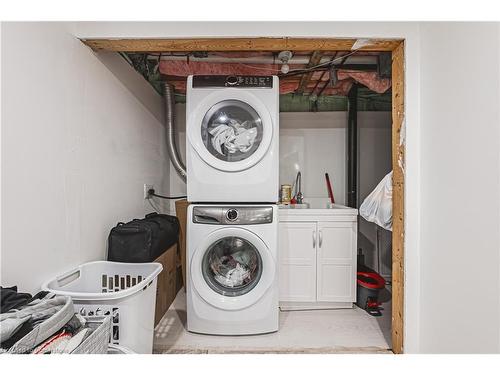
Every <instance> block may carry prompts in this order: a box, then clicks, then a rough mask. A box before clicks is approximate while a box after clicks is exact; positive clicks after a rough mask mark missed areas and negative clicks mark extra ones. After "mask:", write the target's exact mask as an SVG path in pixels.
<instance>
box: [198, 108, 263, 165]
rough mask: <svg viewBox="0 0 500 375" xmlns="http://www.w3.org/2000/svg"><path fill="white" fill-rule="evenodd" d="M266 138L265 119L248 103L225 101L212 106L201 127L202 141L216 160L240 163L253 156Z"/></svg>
mask: <svg viewBox="0 0 500 375" xmlns="http://www.w3.org/2000/svg"><path fill="white" fill-rule="evenodd" d="M262 138H263V125H262V119H261V117H260V116H259V114H258V113H257V111H256V110H255V109H254V108H253V107H251V106H250V105H249V104H247V103H245V102H242V101H240V100H234V99H231V100H224V101H221V102H219V103H217V104H215V105H214V106H212V107H211V108H210V109H209V110H208V112H207V113H206V114H205V117H204V118H203V121H202V124H201V139H202V141H203V144H204V145H205V147H206V148H207V150H208V152H210V154H212V155H213V156H215V157H216V158H217V159H220V160H223V161H227V162H237V161H241V160H245V159H247V158H248V157H250V156H251V155H252V154H253V153H254V152H255V151H256V150H257V149H258V148H259V145H260V143H261V142H262Z"/></svg>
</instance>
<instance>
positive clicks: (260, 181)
mask: <svg viewBox="0 0 500 375" xmlns="http://www.w3.org/2000/svg"><path fill="white" fill-rule="evenodd" d="M278 139H279V82H278V77H276V76H266V77H253V76H252V77H250V76H189V77H188V80H187V94H186V159H187V198H188V201H190V202H259V203H267V202H269V203H275V202H277V201H278V189H279V186H278V184H279V182H278V178H279V162H278V158H279V155H278V152H279V149H278Z"/></svg>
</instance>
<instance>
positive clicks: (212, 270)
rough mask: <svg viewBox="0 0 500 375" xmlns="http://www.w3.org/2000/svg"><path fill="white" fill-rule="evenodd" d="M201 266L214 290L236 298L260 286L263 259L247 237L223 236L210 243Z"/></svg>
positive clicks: (206, 279)
mask: <svg viewBox="0 0 500 375" xmlns="http://www.w3.org/2000/svg"><path fill="white" fill-rule="evenodd" d="M201 267H202V273H203V278H204V279H205V281H206V283H207V284H208V285H209V286H210V288H211V289H212V290H214V291H215V292H217V293H219V294H221V295H223V296H229V297H236V296H241V295H243V294H246V293H248V292H249V291H251V290H252V289H253V288H254V287H255V286H256V285H257V283H258V282H259V279H260V277H261V275H262V258H261V256H260V254H259V251H258V250H257V249H256V248H255V246H254V245H252V244H251V243H250V242H249V241H247V240H246V239H244V238H241V237H236V236H234V237H224V238H222V239H220V240H218V241H216V242H214V243H213V244H212V245H210V246H209V248H208V249H207V250H206V252H205V254H204V255H203V260H202V265H201Z"/></svg>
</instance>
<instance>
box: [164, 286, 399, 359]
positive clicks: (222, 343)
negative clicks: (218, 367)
mask: <svg viewBox="0 0 500 375" xmlns="http://www.w3.org/2000/svg"><path fill="white" fill-rule="evenodd" d="M384 307H385V314H384V316H382V317H380V318H375V317H372V316H370V315H369V314H367V313H366V312H365V311H363V310H361V309H359V308H358V307H354V308H353V309H337V310H312V311H311V310H310V311H282V312H280V329H279V331H278V332H275V333H270V334H263V335H255V336H209V335H200V334H195V333H190V332H187V331H186V329H185V328H184V327H185V323H186V296H185V293H184V292H183V291H182V290H181V291H180V292H179V294H178V295H177V297H176V299H175V301H174V303H173V304H172V306H171V307H170V309H169V310H168V311H167V313H166V314H165V316H164V317H163V319H162V320H161V321H160V323H158V326H157V327H156V329H155V341H154V352H155V353H356V352H369V353H372V352H373V353H390V351H389V348H390V304H387V303H386V304H384Z"/></svg>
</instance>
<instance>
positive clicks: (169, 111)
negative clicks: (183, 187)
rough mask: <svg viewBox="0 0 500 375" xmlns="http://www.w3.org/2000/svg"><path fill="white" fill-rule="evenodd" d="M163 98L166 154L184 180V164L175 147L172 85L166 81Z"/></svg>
mask: <svg viewBox="0 0 500 375" xmlns="http://www.w3.org/2000/svg"><path fill="white" fill-rule="evenodd" d="M162 86H163V100H164V104H165V136H166V141H167V150H168V155H169V156H170V161H171V162H172V165H173V166H174V168H175V170H176V172H177V173H178V174H179V176H181V178H182V180H183V181H184V182H186V177H187V174H186V166H185V165H184V163H183V162H182V160H181V157H180V156H179V151H178V149H177V141H176V140H177V129H176V127H175V97H174V86H172V85H171V84H169V83H167V82H163V83H162Z"/></svg>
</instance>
